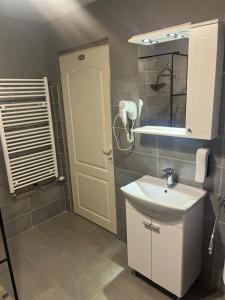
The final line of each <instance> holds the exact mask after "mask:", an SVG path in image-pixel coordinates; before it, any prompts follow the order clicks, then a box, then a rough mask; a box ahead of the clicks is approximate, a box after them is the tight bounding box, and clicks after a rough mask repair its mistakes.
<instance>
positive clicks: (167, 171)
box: [162, 168, 174, 186]
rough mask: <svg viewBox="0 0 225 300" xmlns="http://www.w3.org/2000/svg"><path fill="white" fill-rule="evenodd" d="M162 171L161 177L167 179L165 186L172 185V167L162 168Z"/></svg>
mask: <svg viewBox="0 0 225 300" xmlns="http://www.w3.org/2000/svg"><path fill="white" fill-rule="evenodd" d="M162 172H164V173H165V174H164V175H163V176H162V178H165V179H166V180H167V186H173V185H174V169H172V168H166V169H163V170H162Z"/></svg>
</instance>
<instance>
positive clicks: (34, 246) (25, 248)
mask: <svg viewBox="0 0 225 300" xmlns="http://www.w3.org/2000/svg"><path fill="white" fill-rule="evenodd" d="M47 241H48V237H47V236H46V235H45V234H43V233H42V232H41V231H39V230H38V229H36V228H32V229H30V230H28V231H25V232H23V233H21V234H20V235H18V236H16V237H15V238H12V239H11V240H10V241H9V246H10V248H11V249H14V250H16V251H18V252H23V253H24V254H26V255H28V256H29V257H32V255H33V253H34V252H35V251H37V250H38V249H39V248H40V247H42V245H45V243H46V242H47Z"/></svg>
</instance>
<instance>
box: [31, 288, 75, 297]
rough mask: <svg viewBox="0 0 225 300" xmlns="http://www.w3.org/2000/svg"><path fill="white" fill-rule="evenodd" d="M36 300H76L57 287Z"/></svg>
mask: <svg viewBox="0 0 225 300" xmlns="http://www.w3.org/2000/svg"><path fill="white" fill-rule="evenodd" d="M35 300H74V299H73V298H71V297H70V296H69V295H68V294H67V293H66V292H65V291H64V290H63V289H62V288H61V287H60V286H58V285H55V286H53V287H52V288H51V289H49V290H48V291H47V292H46V293H44V294H43V295H41V296H40V297H38V298H37V299H35Z"/></svg>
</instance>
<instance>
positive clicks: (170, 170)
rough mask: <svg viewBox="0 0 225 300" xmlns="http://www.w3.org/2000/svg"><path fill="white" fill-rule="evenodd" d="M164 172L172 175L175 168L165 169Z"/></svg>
mask: <svg viewBox="0 0 225 300" xmlns="http://www.w3.org/2000/svg"><path fill="white" fill-rule="evenodd" d="M162 172H164V173H166V174H167V175H171V174H174V169H173V168H166V169H163V170H162Z"/></svg>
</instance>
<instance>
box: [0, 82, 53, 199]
mask: <svg viewBox="0 0 225 300" xmlns="http://www.w3.org/2000/svg"><path fill="white" fill-rule="evenodd" d="M0 134H1V143H2V148H3V153H4V159H5V165H6V171H7V176H8V183H9V189H10V193H11V194H14V193H15V191H16V190H18V189H21V188H24V187H27V186H30V185H33V184H36V183H39V182H41V181H45V180H48V179H50V178H54V177H55V178H57V177H58V167H57V160H56V150H55V140H54V133H53V126H52V116H51V107H50V99H49V90H48V80H47V78H46V77H44V78H43V79H0Z"/></svg>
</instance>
